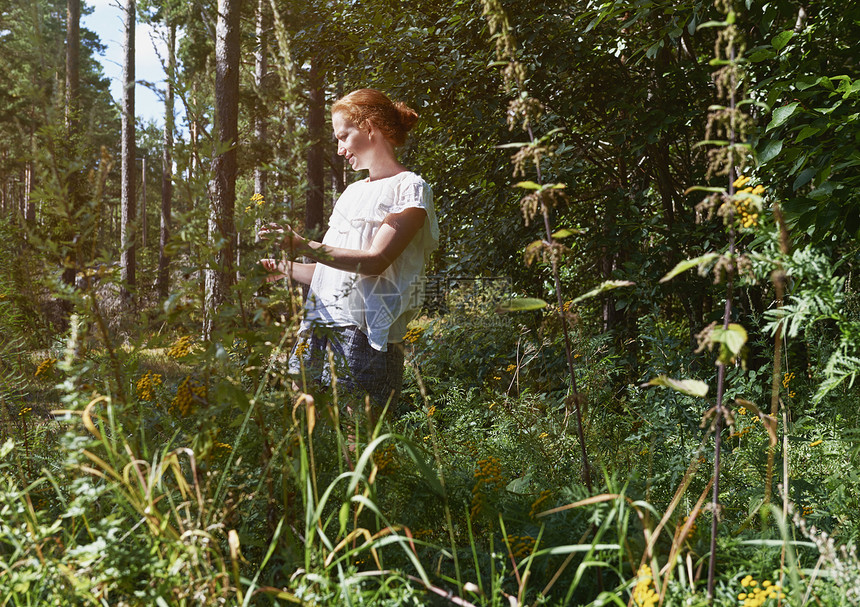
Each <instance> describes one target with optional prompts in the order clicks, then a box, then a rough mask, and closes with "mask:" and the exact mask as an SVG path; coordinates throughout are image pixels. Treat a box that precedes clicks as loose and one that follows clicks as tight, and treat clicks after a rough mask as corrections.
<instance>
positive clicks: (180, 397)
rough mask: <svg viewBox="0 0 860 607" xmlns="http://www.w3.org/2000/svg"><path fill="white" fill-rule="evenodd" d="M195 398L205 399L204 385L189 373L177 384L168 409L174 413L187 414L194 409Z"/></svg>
mask: <svg viewBox="0 0 860 607" xmlns="http://www.w3.org/2000/svg"><path fill="white" fill-rule="evenodd" d="M195 400H198V401H205V400H206V386H203V385H200V384H198V383H197V382H196V381H194V380H193V379H191V376H190V375H189V376H187V377H186V378H185V379H184V380H182V383H181V384H179V388H177V389H176V396H175V397H174V398H173V400H172V401H170V407H169V409H168V410H169V411H170V412H171V413H174V414H176V413H179V414H180V415H188V414H189V413H191V411H192V410H193V409H194V401H195Z"/></svg>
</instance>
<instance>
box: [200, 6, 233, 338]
mask: <svg viewBox="0 0 860 607" xmlns="http://www.w3.org/2000/svg"><path fill="white" fill-rule="evenodd" d="M240 6H241V0H218V23H217V26H216V34H215V36H216V40H215V139H216V145H217V148H216V151H215V157H214V158H213V160H212V180H211V181H210V184H209V199H210V201H209V243H210V244H216V243H220V244H218V251H217V253H216V258H215V263H214V267H213V268H212V269H210V270H207V272H206V320H205V321H204V327H203V334H204V337H205V338H206V339H209V338H211V336H212V332H213V330H214V328H215V319H216V317H217V314H218V310H219V308H220V307H221V304H223V303H224V302H225V301H226V300H227V293H228V291H229V288H230V284H231V282H232V280H231V279H232V266H233V258H234V251H235V244H236V230H235V221H234V208H235V205H236V173H237V154H236V147H235V146H236V143H237V139H238V135H239V128H238V124H239V123H238V117H239V8H240Z"/></svg>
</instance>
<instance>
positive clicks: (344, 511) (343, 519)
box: [337, 502, 349, 535]
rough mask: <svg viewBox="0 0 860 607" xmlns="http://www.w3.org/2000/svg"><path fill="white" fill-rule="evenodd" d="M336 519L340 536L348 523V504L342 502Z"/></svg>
mask: <svg viewBox="0 0 860 607" xmlns="http://www.w3.org/2000/svg"><path fill="white" fill-rule="evenodd" d="M337 518H338V522H339V523H340V533H341V535H342V534H343V533H344V532H345V531H346V526H347V524H348V523H349V502H344V503H342V504H341V505H340V512H338V516H337Z"/></svg>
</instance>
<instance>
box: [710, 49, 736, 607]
mask: <svg viewBox="0 0 860 607" xmlns="http://www.w3.org/2000/svg"><path fill="white" fill-rule="evenodd" d="M729 58H730V61H731V63H732V67H734V62H735V47H734V43H733V42H732V41H731V40H730V42H729ZM735 86H736V79H735V72H734V69H733V70H732V72H731V78H730V85H729V91H730V93H729V95H730V99H729V107H730V108H731V114H730V115H731V126H730V128H729V145H730V146H731V147H730V149H732V150H733V149H734V143H735V107H736V102H735ZM733 173H734V153H733V152H732V153H729V171H728V177H729V191H728V197H729V199H730V200H731V199H732V198H733V196H734V194H735V185H734V178H733V176H732V175H733ZM729 213H732V214H733V213H734V206H732V207H731V208H730V210H729ZM728 225H729V258H731V259H734V253H735V228H734V222H733V221H729V224H728ZM733 287H734V270H733V267H732V265H729V266H728V268H727V270H726V306H725V309H724V311H723V329H724V330H728V328H729V323H730V321H731V317H732V291H733ZM725 384H726V365H725V363H723V362H722V361H718V362H717V405H716V409H715V411H716V414H715V416H716V419H715V420H714V491H713V497H712V500H711V514H712V519H711V545H710V559H709V561H708V601H709V602H713V600H714V582H715V573H716V565H717V558H716V553H717V532H718V525H719V505H720V504H719V495H720V448H721V444H720V443H721V438H722V437H721V434H722V422H723V394H724V393H725Z"/></svg>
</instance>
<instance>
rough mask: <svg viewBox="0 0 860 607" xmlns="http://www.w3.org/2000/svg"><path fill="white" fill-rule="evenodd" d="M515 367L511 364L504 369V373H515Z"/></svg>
mask: <svg viewBox="0 0 860 607" xmlns="http://www.w3.org/2000/svg"><path fill="white" fill-rule="evenodd" d="M516 369H517V366H516V365H515V364H514V363H511V364H509V365H508V366H507V368H505V372H507V373H511V372H512V371H516Z"/></svg>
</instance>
